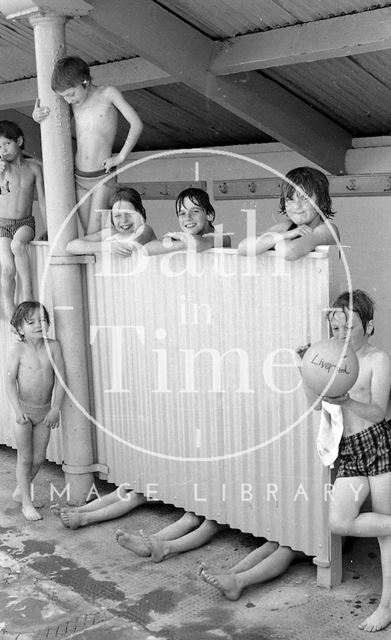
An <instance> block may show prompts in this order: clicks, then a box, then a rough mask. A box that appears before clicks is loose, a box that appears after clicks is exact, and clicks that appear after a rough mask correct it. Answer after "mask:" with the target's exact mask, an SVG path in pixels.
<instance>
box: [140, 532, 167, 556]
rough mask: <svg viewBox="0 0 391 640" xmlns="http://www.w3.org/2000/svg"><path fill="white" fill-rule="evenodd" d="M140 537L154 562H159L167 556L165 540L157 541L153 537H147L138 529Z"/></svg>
mask: <svg viewBox="0 0 391 640" xmlns="http://www.w3.org/2000/svg"><path fill="white" fill-rule="evenodd" d="M140 536H141V538H142V540H143V542H144V544H145V546H146V547H147V549H149V551H150V554H151V558H152V560H153V561H154V562H161V561H162V560H164V558H166V557H167V556H168V555H169V553H170V550H169V547H168V543H167V542H166V540H159V539H158V538H154V537H153V536H148V535H147V534H145V533H144V531H143V530H142V529H140Z"/></svg>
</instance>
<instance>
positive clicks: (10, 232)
mask: <svg viewBox="0 0 391 640" xmlns="http://www.w3.org/2000/svg"><path fill="white" fill-rule="evenodd" d="M21 227H30V228H31V229H32V230H33V231H34V236H35V218H34V216H28V217H27V218H20V219H19V220H16V219H14V218H0V238H9V239H10V240H12V238H13V237H14V235H15V233H16V232H17V230H18V229H20V228H21ZM34 236H33V237H34Z"/></svg>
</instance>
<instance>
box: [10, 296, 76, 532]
mask: <svg viewBox="0 0 391 640" xmlns="http://www.w3.org/2000/svg"><path fill="white" fill-rule="evenodd" d="M11 324H12V326H13V327H14V329H15V330H16V331H17V333H18V336H19V341H18V342H15V343H14V344H13V345H12V346H11V349H10V351H9V355H8V370H7V385H8V394H9V398H10V401H11V404H12V407H13V409H14V411H15V418H16V421H15V426H14V435H15V440H16V449H17V458H16V481H17V487H16V489H15V491H14V494H13V498H14V500H16V501H17V502H21V503H22V513H23V515H24V517H25V518H26V520H41V519H42V516H41V515H40V514H39V513H38V511H37V510H36V509H35V507H34V505H33V502H32V499H31V482H32V480H33V479H34V478H35V476H36V475H37V473H38V471H39V469H40V467H41V465H42V463H43V462H44V460H45V458H46V448H47V445H48V442H49V437H50V429H54V428H56V427H58V425H59V419H60V406H61V403H62V400H63V397H64V388H63V386H62V384H61V383H60V379H59V377H60V378H61V379H64V376H65V367H64V361H63V358H62V352H61V347H60V344H59V343H58V342H57V340H52V339H50V338H48V337H47V335H46V334H47V330H48V327H49V315H48V312H47V310H46V308H45V307H44V306H43V305H42V304H40V302H36V301H27V302H22V303H21V304H20V305H19V306H18V307H17V309H16V311H15V313H14V314H13V316H12V319H11Z"/></svg>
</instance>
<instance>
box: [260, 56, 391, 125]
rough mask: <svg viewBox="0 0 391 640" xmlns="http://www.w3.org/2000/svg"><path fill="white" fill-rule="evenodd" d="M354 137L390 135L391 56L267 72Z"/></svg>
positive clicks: (329, 62)
mask: <svg viewBox="0 0 391 640" xmlns="http://www.w3.org/2000/svg"><path fill="white" fill-rule="evenodd" d="M265 75H267V76H268V77H270V78H272V79H273V80H276V81H277V82H279V83H280V84H281V85H282V86H284V87H286V88H287V89H289V90H290V91H292V93H294V94H295V95H297V96H298V97H300V98H302V99H303V100H305V101H306V102H307V103H308V104H311V105H312V106H313V107H315V108H316V109H318V110H319V111H321V112H322V113H324V114H327V115H328V116H329V117H331V118H332V119H333V120H335V121H336V122H338V123H339V124H341V125H342V126H343V127H345V128H346V129H347V130H348V131H350V132H351V133H352V134H353V135H354V136H377V135H386V134H389V132H390V129H391V113H390V109H389V104H390V97H391V71H390V53H389V52H388V51H382V52H378V53H376V54H374V53H371V54H365V55H359V56H352V57H349V58H336V59H333V60H320V61H317V62H311V63H305V64H296V65H289V66H286V67H278V68H276V69H271V70H269V71H267V72H265Z"/></svg>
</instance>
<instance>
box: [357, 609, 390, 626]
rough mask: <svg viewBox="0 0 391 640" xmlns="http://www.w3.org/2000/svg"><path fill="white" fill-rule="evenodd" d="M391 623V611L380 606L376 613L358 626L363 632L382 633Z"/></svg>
mask: <svg viewBox="0 0 391 640" xmlns="http://www.w3.org/2000/svg"><path fill="white" fill-rule="evenodd" d="M390 622H391V610H390V609H389V608H388V607H383V605H381V604H379V606H378V608H377V609H376V611H374V612H373V613H372V614H371V615H370V616H369V618H367V619H366V620H364V622H362V623H361V624H359V625H358V628H359V629H361V630H362V631H380V630H381V629H384V628H385V627H387V626H388V625H389V624H390Z"/></svg>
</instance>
